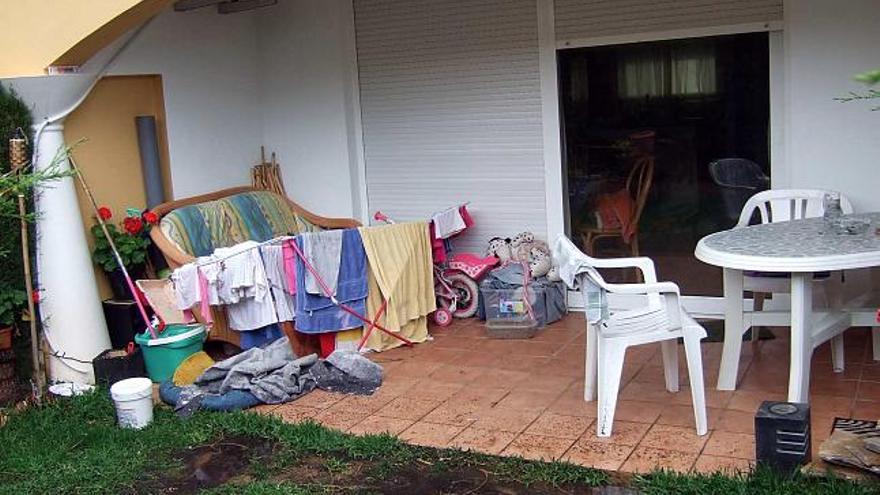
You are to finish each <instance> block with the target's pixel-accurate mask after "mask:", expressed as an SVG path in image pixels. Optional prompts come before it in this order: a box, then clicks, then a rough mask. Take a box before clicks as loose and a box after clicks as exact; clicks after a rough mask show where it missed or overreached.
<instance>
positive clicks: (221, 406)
mask: <svg viewBox="0 0 880 495" xmlns="http://www.w3.org/2000/svg"><path fill="white" fill-rule="evenodd" d="M180 391H181V388H180V387H178V386H177V385H175V384H174V382H172V381H171V380H168V381H166V382H163V383H162V385H160V386H159V397H160V398H161V399H162V401H163V402H165V403H166V404H168V405H170V406H175V405H176V404H177V399H178V398H179V397H180ZM257 404H262V402H260V399H258V398H257V397H256V396H255V395H254V394H252V393H250V392H247V391H244V390H230V391H229V392H226V393H225V394H221V395H205V397H204V399H202V403H201V404H200V405H199V409H201V410H203V411H239V410H241V409H247V408H249V407H254V406H256V405H257Z"/></svg>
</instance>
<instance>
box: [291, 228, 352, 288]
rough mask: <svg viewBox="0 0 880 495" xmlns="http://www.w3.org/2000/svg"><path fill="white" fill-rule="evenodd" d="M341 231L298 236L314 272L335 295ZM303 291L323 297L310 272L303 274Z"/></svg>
mask: <svg viewBox="0 0 880 495" xmlns="http://www.w3.org/2000/svg"><path fill="white" fill-rule="evenodd" d="M342 232H343V231H342V230H324V231H321V232H304V233H302V234H300V236H299V239H301V240H302V252H303V254H304V255H305V257H306V259H307V260H309V263H310V264H311V265H312V267H314V269H315V271H316V272H318V275H319V276H320V277H321V279H322V280H323V281H324V284H325V285H326V286H327V287H328V288H329V289H330V294H331V295H334V296H335V295H336V284H337V281H338V279H339V264H340V262H341V255H342ZM305 281H306V284H305V289H306V292H308V293H309V294H318V295H323V294H324V291H323V290H322V288H321V285H320V284H319V283H318V281H317V280H316V279H315V275H314V274H312V272H311V271H307V272H306V273H305Z"/></svg>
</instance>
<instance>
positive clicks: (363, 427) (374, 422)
mask: <svg viewBox="0 0 880 495" xmlns="http://www.w3.org/2000/svg"><path fill="white" fill-rule="evenodd" d="M412 424H413V422H412V421H410V420H408V419H396V418H386V417H384V416H369V417H367V418H366V419H364V420H363V421H361V422H360V423H357V424H356V425H354V426H352V427H351V428H350V429H349V430H348V432H349V433H353V434H355V435H378V434H380V433H388V434H389V435H397V434H399V433H400V432H402V431H403V430H405V429H407V428H409V427H410V426H412Z"/></svg>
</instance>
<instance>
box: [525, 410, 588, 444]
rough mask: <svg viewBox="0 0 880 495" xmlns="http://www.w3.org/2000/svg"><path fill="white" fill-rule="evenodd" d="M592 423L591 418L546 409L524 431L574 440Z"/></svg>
mask: <svg viewBox="0 0 880 495" xmlns="http://www.w3.org/2000/svg"><path fill="white" fill-rule="evenodd" d="M592 423H593V419H592V418H584V417H580V416H567V415H564V414H556V413H554V412H549V411H548V412H545V413H544V414H542V415H541V416H540V417H538V419H536V420H535V422H534V423H532V424H531V425H529V427H528V428H527V429H526V433H531V434H535V435H545V436H550V437H559V438H570V439H572V440H574V439H577V438H579V437H580V436H581V435H583V434H584V432H585V431H587V428H588V427H589V426H590V425H591V424H592Z"/></svg>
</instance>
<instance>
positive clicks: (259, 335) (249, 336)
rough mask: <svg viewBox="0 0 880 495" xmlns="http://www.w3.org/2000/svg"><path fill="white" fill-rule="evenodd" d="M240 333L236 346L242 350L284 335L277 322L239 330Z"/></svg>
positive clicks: (262, 344) (261, 344) (260, 345)
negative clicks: (242, 330)
mask: <svg viewBox="0 0 880 495" xmlns="http://www.w3.org/2000/svg"><path fill="white" fill-rule="evenodd" d="M240 334H241V340H240V341H239V342H238V346H239V347H241V349H242V350H243V351H246V350H248V349H250V348H252V347H262V346H264V345H266V344H268V343H270V342H275V341H276V340H278V339H280V338H281V337H283V336H284V332H282V331H281V327H279V326H278V325H277V324H274V325H269V326H268V327H263V328H258V329H256V330H248V331H247V332H240Z"/></svg>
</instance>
